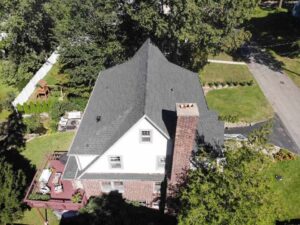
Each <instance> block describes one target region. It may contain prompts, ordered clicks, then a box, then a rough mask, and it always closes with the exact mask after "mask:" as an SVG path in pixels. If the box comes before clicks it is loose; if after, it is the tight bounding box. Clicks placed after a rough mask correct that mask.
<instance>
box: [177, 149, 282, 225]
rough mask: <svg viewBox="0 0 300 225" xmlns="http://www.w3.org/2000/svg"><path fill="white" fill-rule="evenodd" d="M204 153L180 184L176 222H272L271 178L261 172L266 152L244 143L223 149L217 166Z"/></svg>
mask: <svg viewBox="0 0 300 225" xmlns="http://www.w3.org/2000/svg"><path fill="white" fill-rule="evenodd" d="M204 153H205V151H201V154H200V155H199V156H198V157H197V158H196V161H195V162H196V163H195V166H196V169H194V170H191V171H190V172H189V175H188V179H187V185H186V187H182V188H181V192H180V200H181V210H180V212H179V216H178V221H179V225H181V224H184V225H189V224H193V225H196V224H265V222H274V215H276V214H275V212H276V209H277V205H276V204H277V202H276V195H275V194H274V193H271V192H270V189H269V184H270V179H271V178H270V177H266V176H265V175H264V171H265V169H267V168H268V167H269V166H270V162H271V160H270V159H269V158H268V157H267V156H265V155H263V154H262V153H260V152H257V151H255V150H252V149H249V148H248V147H242V148H240V149H236V150H227V151H225V153H224V154H225V162H224V163H223V164H222V166H220V164H219V166H218V164H217V163H216V162H215V161H210V160H208V159H209V156H208V155H204ZM203 162H205V163H203Z"/></svg>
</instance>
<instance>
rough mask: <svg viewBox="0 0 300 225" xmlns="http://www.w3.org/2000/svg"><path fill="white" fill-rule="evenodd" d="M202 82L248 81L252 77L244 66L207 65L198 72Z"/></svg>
mask: <svg viewBox="0 0 300 225" xmlns="http://www.w3.org/2000/svg"><path fill="white" fill-rule="evenodd" d="M200 78H201V80H202V81H203V82H206V83H208V82H214V81H220V82H225V81H237V82H242V81H250V80H253V76H252V74H251V73H250V71H249V69H248V67H247V66H246V65H230V64H219V63H209V64H207V65H206V66H205V67H204V68H203V70H202V71H201V72H200Z"/></svg>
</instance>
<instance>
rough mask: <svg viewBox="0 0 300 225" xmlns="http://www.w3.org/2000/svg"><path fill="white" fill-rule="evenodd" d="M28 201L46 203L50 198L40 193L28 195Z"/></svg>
mask: <svg viewBox="0 0 300 225" xmlns="http://www.w3.org/2000/svg"><path fill="white" fill-rule="evenodd" d="M28 198H29V199H30V200H39V201H48V200H50V198H51V196H50V195H49V194H45V195H44V194H40V193H33V194H30V195H29V197H28Z"/></svg>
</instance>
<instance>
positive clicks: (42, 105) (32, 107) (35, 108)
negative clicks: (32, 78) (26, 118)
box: [17, 101, 53, 114]
mask: <svg viewBox="0 0 300 225" xmlns="http://www.w3.org/2000/svg"><path fill="white" fill-rule="evenodd" d="M52 105H53V102H51V101H47V102H46V101H43V102H29V103H24V104H23V105H20V104H18V105H17V109H18V112H20V113H25V114H33V113H43V112H49V110H50V108H51V106H52Z"/></svg>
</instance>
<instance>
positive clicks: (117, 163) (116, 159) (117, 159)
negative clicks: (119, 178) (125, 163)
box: [109, 156, 122, 169]
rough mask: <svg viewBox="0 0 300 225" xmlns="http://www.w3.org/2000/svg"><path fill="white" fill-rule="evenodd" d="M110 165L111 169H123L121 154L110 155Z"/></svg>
mask: <svg viewBox="0 0 300 225" xmlns="http://www.w3.org/2000/svg"><path fill="white" fill-rule="evenodd" d="M109 165H110V168H111V169H122V158H121V156H109Z"/></svg>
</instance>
